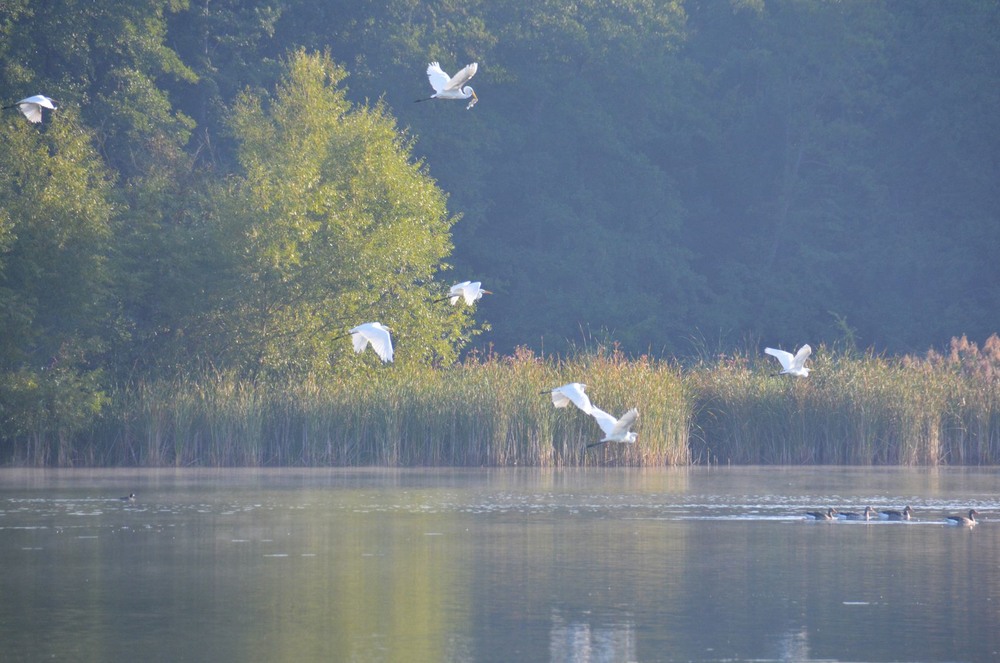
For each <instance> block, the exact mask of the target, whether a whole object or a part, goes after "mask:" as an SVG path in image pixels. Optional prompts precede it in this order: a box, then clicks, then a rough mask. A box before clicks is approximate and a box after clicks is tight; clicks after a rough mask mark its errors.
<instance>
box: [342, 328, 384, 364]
mask: <svg viewBox="0 0 1000 663" xmlns="http://www.w3.org/2000/svg"><path fill="white" fill-rule="evenodd" d="M350 333H351V342H352V343H354V351H355V352H357V353H359V354H360V353H361V352H364V349H365V346H367V345H369V344H371V346H372V350H374V351H375V354H377V355H378V356H379V358H380V359H381V360H382V361H384V362H386V363H388V362H390V361H392V337H391V336H389V328H388V327H386V326H384V325H382V324H381V323H378V322H366V323H365V324H363V325H358V326H357V327H355V328H354V329H352V330H351V332H350Z"/></svg>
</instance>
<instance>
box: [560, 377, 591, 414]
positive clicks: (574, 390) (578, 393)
mask: <svg viewBox="0 0 1000 663" xmlns="http://www.w3.org/2000/svg"><path fill="white" fill-rule="evenodd" d="M586 388H587V385H585V384H580V383H579V382H570V383H569V384H564V385H563V386H561V387H557V388H555V389H553V390H552V404H553V405H555V406H556V407H566V406H568V405H569V404H570V403H572V404H573V405H575V406H577V407H578V408H580V409H581V410H583V411H584V412H586V413H587V414H591V412H592V410H593V405H591V404H590V398H589V397H588V396H587V394H586V392H585V391H584V389H586Z"/></svg>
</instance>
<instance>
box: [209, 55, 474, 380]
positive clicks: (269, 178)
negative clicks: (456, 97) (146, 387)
mask: <svg viewBox="0 0 1000 663" xmlns="http://www.w3.org/2000/svg"><path fill="white" fill-rule="evenodd" d="M344 76H345V72H344V71H343V69H341V68H340V67H338V66H337V65H335V64H334V63H333V62H332V61H331V60H330V58H329V57H328V56H324V55H315V54H307V53H305V52H304V51H298V52H296V53H294V54H292V55H290V56H289V58H288V60H287V74H286V75H285V77H284V78H283V79H282V80H281V82H280V83H279V85H278V86H277V89H276V90H275V92H274V94H273V95H266V96H264V95H260V94H257V93H254V92H248V93H247V94H245V95H243V96H242V97H241V98H240V100H239V101H238V103H237V104H236V105H235V107H234V109H233V115H232V128H233V132H234V134H235V137H236V139H237V141H238V143H239V153H238V156H239V163H240V166H241V172H240V173H239V174H238V175H236V176H234V177H232V178H231V179H230V180H229V181H228V183H227V185H226V188H225V192H224V193H222V194H221V200H222V203H221V206H220V210H219V220H220V224H221V225H220V228H219V230H220V232H222V233H224V235H225V236H226V237H227V238H228V247H227V249H228V251H227V255H225V256H223V257H222V259H223V260H224V261H225V264H227V265H228V269H227V270H226V274H225V278H226V279H227V285H228V287H227V288H226V289H225V290H224V291H223V292H222V293H221V299H220V300H219V301H218V302H217V304H218V309H217V310H216V313H215V316H216V317H215V320H214V324H213V325H212V326H213V327H214V328H215V329H217V330H219V331H221V332H222V333H221V337H222V338H223V339H224V340H225V344H224V346H223V347H219V348H218V349H217V351H218V352H219V353H220V357H222V358H224V359H223V360H224V361H225V362H226V363H229V364H237V365H239V366H241V367H242V368H243V369H244V370H247V371H250V372H252V373H259V372H261V371H264V372H266V373H274V372H276V371H277V372H282V373H284V372H287V371H289V370H291V371H296V372H304V371H323V370H326V369H328V368H329V367H330V366H333V367H334V368H338V367H341V366H345V365H346V366H350V365H352V363H356V362H369V361H370V357H368V356H367V355H365V356H362V357H360V358H353V357H352V354H351V352H350V343H349V342H348V341H347V340H340V341H339V342H337V339H338V337H340V336H342V335H343V334H344V333H345V331H346V330H347V329H348V328H350V327H352V326H354V325H356V324H360V323H362V322H367V321H372V320H378V321H380V322H382V323H383V324H386V325H388V326H389V327H390V328H391V329H392V330H393V331H394V334H395V338H396V341H397V346H398V348H397V357H398V360H399V361H404V362H405V361H431V360H442V361H452V360H454V358H455V355H456V352H457V350H458V349H459V348H460V347H461V345H462V343H463V342H464V338H463V335H462V334H463V331H462V330H463V328H464V327H465V326H466V325H467V323H468V321H469V318H468V313H467V312H466V311H465V310H463V309H457V308H456V309H452V308H450V307H447V306H445V305H443V304H442V303H440V302H438V303H435V302H434V301H433V300H434V299H435V298H436V297H440V296H441V294H443V292H442V287H441V286H440V285H439V284H437V283H436V282H435V281H434V280H433V279H434V276H435V275H436V273H437V272H438V270H440V269H442V268H444V267H445V264H444V263H443V261H444V259H445V258H446V257H447V256H448V254H449V252H450V250H451V241H450V236H449V229H450V228H451V225H452V223H453V222H454V218H452V217H450V216H449V215H448V213H447V210H446V207H445V197H444V194H443V193H442V192H441V191H440V190H439V189H438V188H437V187H436V185H435V184H434V182H433V181H432V180H431V179H430V178H429V177H428V176H427V174H426V173H425V172H424V169H423V166H422V165H421V164H420V163H416V162H414V161H413V160H412V158H411V156H410V144H409V139H408V138H407V137H406V136H405V134H403V133H401V132H400V131H399V130H398V129H397V127H396V125H395V123H394V121H393V120H392V118H391V117H390V116H389V115H388V113H387V111H386V109H385V108H384V107H382V106H380V105H375V106H372V107H367V106H352V104H351V103H350V102H348V101H347V99H346V97H345V94H344V90H343V88H342V87H340V83H341V82H342V80H343V78H344Z"/></svg>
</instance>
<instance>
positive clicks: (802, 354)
mask: <svg viewBox="0 0 1000 663" xmlns="http://www.w3.org/2000/svg"><path fill="white" fill-rule="evenodd" d="M812 351H813V349H812V348H810V347H809V344H808V343H807V344H806V345H803V346H802V347H801V348H799V351H798V352H796V353H795V358H794V359H793V360H792V363H793V365H794V366H795V368H796V369H801V368H802V366H803V365H804V364H805V363H806V359H808V358H809V355H811V354H812Z"/></svg>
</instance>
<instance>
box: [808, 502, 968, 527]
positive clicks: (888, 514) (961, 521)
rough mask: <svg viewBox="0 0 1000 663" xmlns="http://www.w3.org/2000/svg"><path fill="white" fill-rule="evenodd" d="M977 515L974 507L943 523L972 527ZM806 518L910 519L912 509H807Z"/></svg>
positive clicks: (948, 518)
mask: <svg viewBox="0 0 1000 663" xmlns="http://www.w3.org/2000/svg"><path fill="white" fill-rule="evenodd" d="M978 515H979V514H978V513H977V512H976V510H975V509H969V515H967V516H948V517H946V518H945V524H947V525H957V526H964V527H974V526H975V524H976V523H977V522H979V521H978V520H976V516H978ZM806 518H808V519H809V520H912V519H913V509H912V508H911V507H909V506H907V507H906V508H904V509H903V510H902V511H895V510H892V509H889V510H886V511H876V510H875V509H873V508H871V507H870V506H866V507H865V510H864V511H862V512H861V513H857V512H854V511H837V510H836V509H834V508H830V509H827V510H826V511H808V512H806Z"/></svg>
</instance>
